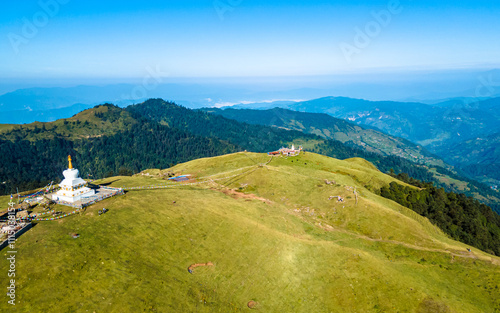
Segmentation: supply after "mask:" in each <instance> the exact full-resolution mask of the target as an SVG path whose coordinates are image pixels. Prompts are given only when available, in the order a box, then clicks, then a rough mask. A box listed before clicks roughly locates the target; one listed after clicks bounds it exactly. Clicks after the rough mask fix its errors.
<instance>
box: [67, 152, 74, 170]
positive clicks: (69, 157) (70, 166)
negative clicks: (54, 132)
mask: <svg viewBox="0 0 500 313" xmlns="http://www.w3.org/2000/svg"><path fill="white" fill-rule="evenodd" d="M68 162H69V167H68V168H69V169H72V168H73V164H71V155H68Z"/></svg>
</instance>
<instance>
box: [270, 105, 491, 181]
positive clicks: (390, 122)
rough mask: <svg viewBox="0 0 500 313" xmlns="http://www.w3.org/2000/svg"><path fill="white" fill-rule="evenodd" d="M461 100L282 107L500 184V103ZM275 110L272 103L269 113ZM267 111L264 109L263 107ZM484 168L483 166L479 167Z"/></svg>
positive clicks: (476, 177)
mask: <svg viewBox="0 0 500 313" xmlns="http://www.w3.org/2000/svg"><path fill="white" fill-rule="evenodd" d="M473 100H474V99H473V98H472V99H471V98H467V99H463V98H459V99H452V100H447V101H445V102H442V103H437V104H434V105H429V104H424V103H418V102H412V103H406V102H392V101H367V100H361V99H351V98H345V97H326V98H320V99H315V100H310V101H303V102H297V103H292V104H284V105H281V107H282V108H287V109H290V110H294V111H300V112H310V113H326V114H329V115H331V116H333V117H337V118H340V119H344V120H348V121H351V122H353V123H356V124H359V125H364V126H367V127H370V128H374V129H377V130H380V131H382V132H384V133H386V134H389V135H392V136H397V137H401V138H404V139H407V140H409V141H412V142H414V143H417V144H418V145H420V146H423V147H424V148H426V149H427V150H429V151H430V152H432V153H434V154H435V155H437V156H439V157H440V158H442V159H443V160H445V161H446V162H447V163H450V164H452V165H454V166H457V167H459V168H461V169H462V170H464V172H465V173H467V174H469V175H470V176H471V177H473V178H475V179H478V180H481V181H483V182H486V183H490V184H498V182H499V180H500V172H498V171H497V170H496V169H497V168H498V167H499V165H498V163H499V159H498V157H497V156H496V153H495V151H496V149H497V147H498V144H497V141H496V140H495V139H496V138H498V134H499V133H500V124H499V123H498V121H499V120H500V113H499V112H500V110H499V108H500V98H488V99H482V100H481V99H476V101H473ZM271 107H273V104H272V103H271V104H270V105H268V108H271ZM261 109H262V108H261ZM477 165H479V166H477Z"/></svg>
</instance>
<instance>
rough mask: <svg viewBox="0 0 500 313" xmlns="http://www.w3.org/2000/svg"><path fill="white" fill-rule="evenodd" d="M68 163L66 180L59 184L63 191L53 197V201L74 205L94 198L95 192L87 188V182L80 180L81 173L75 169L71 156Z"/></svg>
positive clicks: (65, 174) (64, 173)
mask: <svg viewBox="0 0 500 313" xmlns="http://www.w3.org/2000/svg"><path fill="white" fill-rule="evenodd" d="M68 163H69V166H68V169H67V170H65V171H64V172H63V175H64V180H63V181H62V182H61V183H60V184H59V187H60V188H61V189H60V190H59V191H58V192H57V193H56V194H53V195H52V200H55V201H65V202H69V203H74V202H77V201H79V200H81V199H82V198H85V197H90V196H93V195H94V194H95V191H94V190H93V189H90V188H88V187H87V186H88V184H87V182H86V181H84V180H83V179H81V178H80V172H79V171H78V170H77V169H76V168H73V165H72V164H71V156H68Z"/></svg>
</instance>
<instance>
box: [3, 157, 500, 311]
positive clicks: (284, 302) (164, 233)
mask: <svg viewBox="0 0 500 313" xmlns="http://www.w3.org/2000/svg"><path fill="white" fill-rule="evenodd" d="M268 160H269V158H268V157H267V156H266V155H263V154H252V153H238V154H233V155H226V156H222V157H217V158H208V159H199V160H195V161H191V162H188V163H185V164H180V165H177V166H175V167H173V168H171V169H168V170H165V171H173V172H175V173H178V174H181V173H183V174H188V173H189V174H193V175H197V176H198V177H200V178H201V177H206V176H211V178H212V179H217V178H219V177H226V176H231V175H234V174H235V173H236V174H237V173H246V174H244V175H241V176H237V177H233V178H230V179H227V180H219V181H217V182H212V183H209V184H205V185H197V186H190V187H188V186H185V187H177V188H170V189H163V190H144V191H130V192H128V193H127V194H126V195H124V196H121V197H116V198H112V199H108V200H105V201H103V202H101V203H99V204H98V205H94V206H93V207H90V208H89V209H87V211H86V212H85V213H84V214H82V215H80V216H75V217H71V218H67V219H64V220H61V221H60V222H47V223H41V224H39V225H37V226H36V227H34V228H33V229H32V230H31V231H29V232H28V233H26V234H25V235H23V236H22V237H21V238H20V239H19V240H18V243H17V247H18V256H17V257H18V260H17V267H16V269H17V271H18V275H19V276H18V277H17V283H18V289H17V295H18V300H19V301H20V302H19V303H18V306H16V308H17V311H19V312H35V311H44V312H76V311H78V312H85V311H86V310H88V311H90V312H92V311H96V312H139V311H157V312H193V311H196V312H230V311H246V310H248V308H247V307H246V303H247V302H248V301H250V300H254V301H256V302H258V307H259V309H260V311H262V312H346V311H351V312H389V311H392V312H394V311H399V312H440V311H439V310H436V308H441V309H443V310H444V308H449V309H450V310H452V311H453V312H493V311H494V310H495V309H497V310H500V300H499V299H500V290H499V289H498V288H499V286H498V285H499V283H498V282H499V281H500V268H499V259H498V258H495V257H491V256H490V255H487V254H485V253H483V252H481V251H475V250H474V251H473V252H474V253H473V254H472V255H469V254H467V253H466V252H465V248H466V246H465V245H464V244H461V243H458V242H455V241H453V240H450V239H448V238H447V237H446V236H445V235H444V234H443V233H442V232H441V231H439V230H438V229H436V228H435V227H434V226H433V225H431V224H430V223H429V222H428V221H427V220H426V219H424V218H422V217H419V216H417V215H416V214H415V213H413V212H412V211H410V210H408V209H406V208H404V207H401V206H399V205H397V204H395V203H394V202H391V201H389V200H386V199H382V198H380V197H378V196H377V195H375V194H373V193H371V192H370V191H369V190H367V189H365V188H364V186H365V185H371V186H373V187H379V186H381V185H382V184H386V183H388V182H390V181H392V180H393V178H391V177H389V176H387V175H383V174H381V173H380V172H378V171H377V170H376V169H375V168H374V167H373V166H372V165H371V164H369V163H368V162H366V161H364V160H361V159H350V160H345V161H339V160H336V159H331V158H327V157H324V156H319V155H316V154H312V153H307V154H305V155H301V156H299V157H294V158H275V159H274V160H272V161H271V163H269V164H268V165H267V166H263V167H259V166H258V165H257V164H260V163H266V162H267V161H268ZM292 161H293V162H292ZM247 167H250V168H247ZM238 168H245V169H243V170H240V171H235V170H237V169H238ZM149 173H150V174H159V173H160V172H159V171H157V170H156V171H154V170H153V171H149ZM218 173H225V174H222V175H219V174H218ZM325 179H328V180H330V181H332V180H335V183H336V184H331V185H327V184H325V182H324V180H325ZM103 183H111V185H114V186H126V187H127V186H129V187H131V186H137V185H152V184H164V183H165V181H164V180H161V179H159V178H156V177H146V176H134V177H113V178H109V179H107V180H105V181H103ZM348 186H350V187H356V189H357V192H358V193H359V195H360V198H359V203H358V205H356V204H355V199H354V194H353V191H352V190H348V189H347V187H348ZM231 189H235V190H236V191H242V192H245V193H246V194H247V196H244V195H242V194H237V193H235V192H236V191H230V190H231ZM248 194H252V195H255V196H248ZM332 195H342V196H343V197H344V198H345V199H346V202H345V203H337V202H336V201H330V200H328V197H329V196H332ZM263 199H267V200H266V201H264V200H263ZM2 200H4V198H2ZM174 201H175V203H174ZM102 207H106V208H108V209H109V210H110V211H109V212H108V213H106V214H105V215H102V216H98V215H97V214H96V211H97V210H98V209H100V208H102ZM313 210H314V211H313ZM72 232H78V233H79V234H80V235H81V237H80V238H78V239H72V238H71V237H70V236H69V234H70V233H72ZM4 254H5V250H3V251H2V255H4ZM470 256H473V257H470ZM205 262H213V263H214V264H215V266H214V267H204V268H197V269H195V270H194V274H189V273H188V272H187V267H188V266H189V265H190V264H193V263H205ZM6 267H7V263H6V260H5V257H2V258H0V272H2V273H5V272H6ZM5 278H6V276H5V277H1V278H0V281H1V282H2V283H3V284H5V283H6V281H5ZM6 306H7V304H6V301H2V302H0V310H2V311H3V310H4V308H6ZM432 308H434V309H435V310H434V311H432V310H431V309H432ZM442 312H445V311H442Z"/></svg>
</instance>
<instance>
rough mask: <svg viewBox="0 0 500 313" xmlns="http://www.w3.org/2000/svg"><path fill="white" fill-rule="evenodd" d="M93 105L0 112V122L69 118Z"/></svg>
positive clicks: (21, 122)
mask: <svg viewBox="0 0 500 313" xmlns="http://www.w3.org/2000/svg"><path fill="white" fill-rule="evenodd" d="M91 107H93V105H88V104H82V103H77V104H74V105H72V106H69V107H63V108H60V109H48V110H37V111H33V110H18V111H6V112H1V115H0V123H2V124H7V123H9V124H24V123H32V122H35V121H37V122H52V121H55V120H58V119H61V118H69V117H71V116H73V115H75V114H77V113H79V112H81V111H83V110H86V109H89V108H91Z"/></svg>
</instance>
